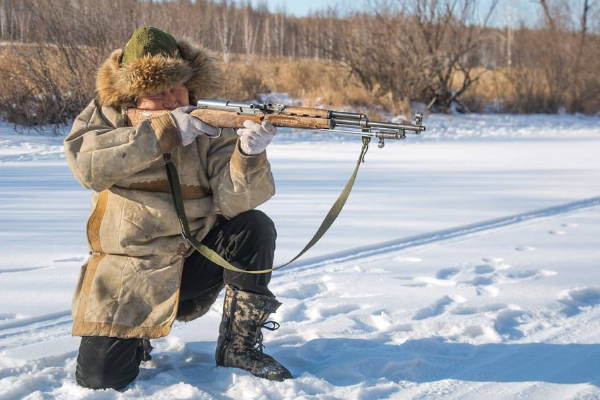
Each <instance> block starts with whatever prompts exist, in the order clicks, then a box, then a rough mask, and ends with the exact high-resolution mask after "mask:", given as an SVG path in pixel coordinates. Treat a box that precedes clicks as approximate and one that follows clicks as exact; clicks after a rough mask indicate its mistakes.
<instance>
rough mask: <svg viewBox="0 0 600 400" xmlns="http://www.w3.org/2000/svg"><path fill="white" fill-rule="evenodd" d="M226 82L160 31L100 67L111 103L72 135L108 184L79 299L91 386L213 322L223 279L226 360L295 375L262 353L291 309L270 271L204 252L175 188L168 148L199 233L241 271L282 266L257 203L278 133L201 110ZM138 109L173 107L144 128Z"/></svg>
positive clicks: (73, 158) (266, 188)
mask: <svg viewBox="0 0 600 400" xmlns="http://www.w3.org/2000/svg"><path fill="white" fill-rule="evenodd" d="M218 86H219V81H218V70H217V66H216V65H215V62H214V60H213V59H212V58H211V57H210V56H209V55H208V54H206V53H205V52H203V51H202V50H200V49H199V48H197V47H194V46H192V45H191V44H190V43H188V42H186V41H183V40H175V39H174V38H173V37H172V36H171V35H169V34H168V33H165V32H163V31H161V30H159V29H157V28H152V27H146V28H141V29H138V30H137V31H136V32H135V33H134V34H133V36H132V38H131V39H130V40H129V42H128V43H127V44H126V45H125V47H124V49H123V50H117V51H115V52H113V53H112V55H111V56H110V57H109V58H108V60H106V61H105V62H104V64H103V65H102V66H101V67H100V69H99V71H98V76H97V82H96V90H97V93H98V95H97V98H96V99H94V100H93V101H92V102H91V103H90V104H89V106H88V107H87V108H86V109H85V110H83V112H82V113H81V114H80V115H79V116H78V117H77V119H76V120H75V121H74V124H73V130H72V132H71V133H70V135H69V136H68V137H67V139H66V140H65V152H66V156H67V161H68V163H69V167H70V168H71V170H72V171H73V173H74V175H75V177H76V178H77V180H78V181H79V182H80V183H81V184H83V185H84V186H85V187H87V188H90V189H93V190H94V194H93V196H92V204H93V207H92V208H93V211H92V214H91V216H90V218H89V221H88V223H87V237H88V242H89V245H90V248H91V252H90V254H91V255H90V258H89V259H88V260H87V261H86V263H85V264H84V265H83V267H82V270H81V274H80V277H79V282H78V285H77V288H76V291H75V295H74V298H73V319H74V323H73V335H76V336H82V339H81V345H80V347H79V356H78V358H77V371H76V379H77V382H78V383H79V384H80V385H81V386H85V387H88V388H95V389H100V388H113V389H122V388H124V387H126V386H127V385H128V384H129V383H131V382H132V381H133V380H134V379H135V378H136V377H137V375H138V373H139V366H140V363H141V361H142V360H145V359H148V358H149V351H150V349H151V347H150V344H149V339H155V338H160V337H163V336H166V335H167V334H168V333H169V331H170V330H171V325H172V324H173V322H174V320H175V319H177V320H180V321H191V320H193V319H196V318H198V317H200V316H202V315H203V314H204V313H206V312H207V311H208V309H209V308H210V306H211V305H212V304H213V303H214V302H215V300H216V298H217V296H218V294H219V292H220V291H221V290H222V289H223V287H226V293H225V303H224V308H223V319H222V322H221V326H220V328H219V339H218V343H217V349H216V354H215V358H216V363H217V365H219V366H227V367H237V368H242V369H245V370H248V371H250V372H252V373H253V374H254V375H256V376H259V377H262V378H266V379H272V380H284V379H288V378H291V377H292V376H291V373H290V372H289V371H288V370H287V369H286V368H285V367H284V366H282V365H281V364H280V363H278V362H277V361H276V360H275V359H273V358H272V357H270V356H268V355H266V354H264V353H263V352H262V347H263V346H262V334H261V328H262V327H266V326H265V325H266V320H267V317H268V316H269V314H271V313H273V312H275V311H276V310H277V308H278V307H279V305H280V303H279V302H278V301H277V300H276V299H275V296H274V295H273V293H271V291H270V290H269V289H268V287H267V286H268V284H269V281H270V278H271V276H270V273H267V274H248V273H237V272H232V271H229V270H226V269H223V268H221V267H219V266H217V265H216V264H214V263H212V262H211V261H209V260H208V259H206V258H204V257H203V256H202V255H200V253H198V252H197V251H195V250H194V248H193V247H191V246H190V245H189V243H188V242H187V241H185V240H184V239H182V236H181V235H180V225H179V221H178V217H177V214H176V212H175V209H174V206H173V203H172V198H171V193H170V192H169V185H168V181H167V177H166V173H165V167H164V164H163V154H165V153H170V157H171V160H172V161H173V163H174V164H175V165H176V166H177V169H178V171H179V179H180V181H181V188H182V197H183V202H184V205H185V212H186V214H187V218H188V221H189V225H190V230H191V232H192V233H193V234H194V236H195V237H196V238H197V239H198V240H201V241H202V243H203V244H204V245H206V246H208V247H209V248H211V249H213V250H215V251H216V252H217V253H219V254H220V255H221V257H223V258H224V259H225V260H227V261H229V262H230V263H231V264H232V265H234V266H236V267H237V268H240V269H244V270H254V271H257V270H262V269H268V268H271V267H272V265H273V255H274V251H275V239H276V231H275V227H274V225H273V222H272V221H271V220H270V219H269V218H268V217H267V216H266V215H265V214H264V213H262V212H260V211H256V210H253V208H254V207H256V206H258V205H259V204H261V203H264V202H265V201H267V200H268V199H269V198H270V197H271V196H272V195H273V194H274V191H275V190H274V182H273V176H272V174H271V170H270V166H269V163H268V161H267V156H266V152H265V149H266V147H267V145H268V144H269V143H270V142H271V139H272V138H273V136H274V135H275V134H276V133H277V130H276V129H275V128H274V127H273V126H272V125H271V124H269V123H264V124H263V125H260V124H257V123H254V122H246V125H245V126H246V129H239V130H237V131H235V130H233V129H222V130H219V129H217V128H214V127H212V126H209V125H207V124H205V123H203V122H202V121H200V120H199V119H197V118H195V117H193V116H191V115H190V114H189V113H190V111H191V110H192V109H193V107H190V106H189V105H190V104H195V103H196V101H197V100H198V98H200V97H206V96H209V95H210V94H211V93H213V92H214V91H215V90H216V89H217V88H218ZM136 109H137V110H165V109H166V110H170V111H171V112H167V113H164V114H162V115H159V116H153V117H150V118H148V119H145V120H141V121H139V123H138V121H134V120H133V118H131V117H129V116H128V115H134V114H131V113H130V112H131V111H135V110H136ZM219 135H220V136H219ZM211 137H212V138H211ZM274 325H275V326H277V325H276V324H274Z"/></svg>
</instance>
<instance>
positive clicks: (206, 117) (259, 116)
mask: <svg viewBox="0 0 600 400" xmlns="http://www.w3.org/2000/svg"><path fill="white" fill-rule="evenodd" d="M197 106H198V108H197V109H195V110H193V111H192V112H191V113H190V114H191V115H193V116H194V117H197V118H200V119H201V120H202V121H204V122H206V123H207V124H209V125H212V126H214V127H218V128H243V127H244V121H246V120H251V121H254V122H258V123H261V122H263V121H270V122H271V123H272V124H273V125H274V126H276V127H286V128H297V129H303V130H314V131H320V132H335V133H342V134H347V135H360V136H362V137H368V138H372V137H375V138H377V139H379V143H378V146H379V148H382V147H383V146H385V139H404V138H406V134H407V133H408V134H416V135H419V134H420V133H421V132H424V131H425V126H423V114H420V113H416V114H415V116H414V119H415V122H414V125H413V124H396V123H393V122H382V121H371V120H369V118H368V117H367V116H366V115H365V114H361V113H351V112H343V111H334V110H327V109H322V108H310V107H298V106H287V105H285V104H273V103H242V102H235V101H229V100H213V99H200V100H198V104H197ZM165 112H167V111H163V110H160V111H146V110H138V109H129V110H128V112H127V116H128V117H129V121H130V123H131V125H132V126H136V125H137V124H138V123H139V121H140V120H141V119H146V118H149V117H152V116H156V115H160V114H164V113H165Z"/></svg>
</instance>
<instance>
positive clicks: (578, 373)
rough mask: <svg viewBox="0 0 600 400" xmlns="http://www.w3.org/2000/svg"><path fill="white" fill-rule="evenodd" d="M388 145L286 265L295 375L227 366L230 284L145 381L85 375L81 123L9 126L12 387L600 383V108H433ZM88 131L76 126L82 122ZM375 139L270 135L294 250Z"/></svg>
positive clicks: (476, 388) (280, 275)
mask: <svg viewBox="0 0 600 400" xmlns="http://www.w3.org/2000/svg"><path fill="white" fill-rule="evenodd" d="M425 125H426V126H427V128H428V130H427V132H425V133H424V134H423V135H421V136H419V137H415V136H410V137H409V138H407V139H406V140H405V141H403V142H392V141H388V142H387V143H386V146H385V147H384V148H383V149H378V148H377V146H376V144H375V143H373V144H372V145H371V149H370V150H369V152H368V153H367V156H366V162H365V163H364V164H363V165H362V166H361V171H360V172H359V177H358V179H357V182H356V185H355V189H354V191H353V193H352V195H351V197H350V199H349V200H348V203H347V205H346V207H345V209H344V211H343V212H342V214H341V215H340V217H339V219H338V221H336V223H335V224H334V226H333V227H332V228H331V230H330V231H329V232H328V233H327V235H326V236H325V237H324V238H323V239H322V240H321V242H320V243H319V244H317V245H316V246H315V247H314V248H313V249H312V250H311V251H310V252H309V253H307V255H305V256H304V257H302V258H301V259H300V260H298V261H296V262H294V263H293V264H292V265H291V266H289V267H287V268H284V269H282V270H280V271H278V272H277V273H275V274H274V276H273V279H272V281H271V285H270V287H271V289H272V291H273V292H274V293H275V294H276V295H277V296H278V299H279V300H280V301H282V303H283V306H282V307H281V308H280V309H279V311H278V312H277V314H274V315H273V317H274V318H273V319H275V320H277V321H278V322H279V323H281V328H280V329H279V330H277V331H274V332H269V331H265V344H266V345H267V348H266V352H268V353H270V354H273V355H274V356H275V357H276V358H277V359H279V360H280V361H282V362H283V363H284V364H285V365H286V366H287V367H288V368H290V370H291V371H292V373H293V374H294V376H295V378H294V379H293V380H289V381H285V382H270V381H265V380H260V379H258V378H255V377H253V376H252V375H250V374H249V373H247V372H245V371H241V370H236V369H229V368H216V367H215V365H214V358H213V357H214V348H215V343H216V339H217V334H218V332H217V331H218V324H219V322H220V308H221V306H222V298H220V299H219V300H218V301H217V303H216V304H215V305H214V306H213V307H212V308H211V310H210V311H209V313H208V314H207V315H206V316H204V317H202V318H201V319H199V320H196V321H193V322H191V323H187V324H183V323H176V324H175V325H174V328H173V331H172V332H171V334H170V335H169V336H167V337H166V338H162V339H158V340H153V341H152V342H153V346H154V347H155V350H154V352H153V356H154V359H153V360H152V361H150V362H146V363H144V364H143V365H142V371H141V373H140V376H139V377H138V379H137V380H136V381H135V382H134V383H133V384H132V385H130V386H129V387H128V388H127V390H125V391H123V392H117V391H113V390H108V391H91V390H87V389H83V388H80V387H78V386H77V384H76V383H75V380H74V373H75V364H76V363H75V358H76V356H77V348H78V343H79V339H78V338H74V337H71V336H70V325H71V322H72V321H71V316H70V312H69V307H70V301H71V295H72V291H73V289H74V285H75V281H76V278H77V275H78V273H79V267H80V265H81V264H82V262H83V261H84V259H85V257H86V256H87V251H88V249H87V245H86V242H85V233H84V229H85V222H86V220H87V217H88V213H89V198H90V192H89V191H86V190H84V189H83V188H82V187H80V186H79V184H78V183H77V182H76V181H75V180H74V178H73V177H72V174H71V173H70V171H69V170H68V168H67V166H66V163H65V161H64V157H63V155H62V145H61V142H62V139H63V138H62V137H61V136H55V135H49V134H39V133H35V132H32V133H23V134H17V133H15V132H14V129H13V127H12V126H11V125H9V124H6V123H4V124H0V255H1V257H0V293H2V296H1V298H0V399H2V400H4V399H22V398H23V399H28V400H38V399H92V400H96V399H134V398H136V399H137V398H142V399H152V400H154V399H241V398H244V399H364V400H372V399H382V398H391V399H482V398H485V399H487V398H494V399H513V398H524V399H544V400H554V399H556V400H558V399H596V398H600V388H599V386H600V378H599V376H600V375H599V373H598V371H600V344H599V343H600V318H599V317H600V268H599V262H600V246H599V244H600V243H599V240H600V239H599V238H600V193H599V191H598V183H599V182H600V179H599V178H600V158H599V157H598V154H600V119H599V118H598V117H583V116H569V115H560V116H550V115H536V116H515V115H471V116H432V117H430V118H427V119H426V120H425ZM66 131H68V128H65V130H64V132H66ZM359 151H360V140H359V139H358V138H353V137H348V136H345V135H344V136H342V135H339V136H337V135H330V134H329V135H324V134H319V135H315V134H313V133H308V132H292V131H285V130H282V132H281V133H280V135H279V136H278V137H277V138H276V139H275V141H274V142H273V143H272V144H271V146H270V147H269V150H268V152H269V159H270V161H271V164H272V167H273V171H274V174H275V178H276V183H277V194H276V196H275V197H274V198H273V199H272V200H270V201H269V202H268V203H266V204H265V205H263V206H261V207H260V208H261V209H262V210H264V211H265V212H266V213H267V214H268V215H270V216H271V218H273V220H274V221H275V223H276V226H277V229H278V234H279V237H278V241H277V246H278V248H277V252H276V263H283V262H285V261H287V260H289V259H290V258H291V257H293V256H294V255H295V254H296V253H297V252H298V251H299V250H300V249H301V248H302V247H303V246H304V245H305V244H306V242H307V241H308V240H309V239H310V237H311V236H312V234H313V233H314V232H315V231H316V229H317V227H318V226H319V224H320V222H321V220H322V218H323V217H324V215H325V214H326V212H327V211H328V209H329V208H330V206H331V204H332V203H333V202H334V201H335V199H336V198H337V196H338V194H339V192H340V191H341V189H342V188H343V186H344V184H345V183H346V180H347V179H348V177H349V175H350V173H351V172H352V169H353V168H354V165H355V162H356V159H357V157H358V154H359Z"/></svg>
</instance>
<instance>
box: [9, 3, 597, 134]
mask: <svg viewBox="0 0 600 400" xmlns="http://www.w3.org/2000/svg"><path fill="white" fill-rule="evenodd" d="M532 1H533V2H534V3H535V7H536V8H535V10H536V14H535V15H534V16H520V17H517V18H516V19H515V20H514V21H512V24H510V25H507V26H506V27H504V28H499V27H497V26H491V25H490V21H491V18H492V17H493V16H494V15H495V13H497V12H498V0H492V1H488V2H486V3H485V4H486V7H485V8H484V6H483V4H482V1H480V0H367V1H365V2H364V3H361V7H360V9H341V8H340V7H337V8H336V7H333V8H329V9H327V10H322V11H319V12H315V13H313V14H311V15H309V16H306V17H294V16H290V15H287V14H286V12H285V11H284V10H279V11H270V10H269V9H268V7H267V4H266V2H263V3H261V4H259V5H256V6H255V5H252V4H251V3H250V1H248V0H246V1H235V2H234V1H232V0H215V1H210V0H194V1H192V0H173V1H166V0H163V1H152V0H112V1H110V2H108V1H98V0H0V39H1V40H2V41H3V43H4V45H3V47H2V48H3V49H4V50H3V54H4V55H3V60H4V61H3V62H2V60H0V88H1V89H3V93H0V100H2V101H3V103H5V104H4V105H3V106H2V110H0V112H2V113H3V114H4V117H5V118H9V119H11V118H12V119H16V120H19V121H20V122H25V123H27V121H29V122H30V123H33V124H36V123H42V122H48V121H45V119H47V118H42V120H40V121H35V120H32V118H31V113H30V108H31V107H34V108H36V107H37V108H38V109H39V110H38V112H37V113H36V115H42V114H48V113H49V114H54V115H55V118H54V119H51V120H50V122H57V121H65V119H68V118H71V117H72V116H73V114H74V113H76V111H77V110H78V109H80V108H81V106H82V103H84V102H85V101H87V100H88V99H89V98H90V96H91V95H93V81H94V78H93V77H94V73H95V70H96V68H97V67H98V65H99V64H100V63H101V62H102V60H103V59H105V58H106V56H107V55H108V54H110V52H111V51H112V50H114V49H116V48H120V47H122V46H123V45H124V44H125V43H126V41H127V40H128V38H129V37H130V36H131V33H132V32H133V31H134V30H135V29H136V28H138V27H141V26H146V25H153V26H157V27H159V28H161V29H164V30H165V31H167V32H169V33H171V34H173V35H174V36H175V37H187V38H189V39H191V40H192V41H194V42H197V43H199V44H201V45H203V46H204V47H206V48H207V49H210V50H211V51H213V52H214V55H215V57H217V58H218V59H219V60H220V62H221V64H222V65H224V66H227V65H228V64H230V63H239V62H242V63H245V64H252V63H255V62H258V61H259V60H261V61H264V60H273V62H275V60H277V62H281V60H284V59H287V60H298V59H302V60H313V61H315V65H316V67H315V68H318V66H319V65H322V64H323V63H326V64H335V65H337V66H339V67H341V68H343V70H344V71H346V72H347V74H348V76H351V77H352V79H353V80H355V81H356V82H359V84H360V85H361V86H362V88H363V89H364V90H365V91H366V92H368V93H371V94H373V95H374V96H375V98H380V99H381V98H386V99H387V101H386V105H387V106H388V107H387V108H394V105H398V104H413V103H415V102H419V103H422V104H424V105H425V106H426V107H427V108H428V109H429V110H431V111H436V112H448V111H450V110H452V109H457V110H459V111H464V112H470V111H482V110H488V109H494V110H497V111H507V112H557V111H561V110H565V111H567V112H584V113H596V112H598V111H599V110H600V98H599V96H600V95H599V94H598V93H600V79H599V78H598V73H597V71H598V70H600V68H599V67H600V38H599V35H598V33H599V28H600V26H598V21H599V20H600V18H599V17H600V11H599V10H598V8H600V5H599V4H598V3H600V0H532ZM519 20H521V21H522V22H521V23H519ZM525 20H528V21H529V23H527V24H526V23H525ZM532 20H534V21H535V23H533V24H532V23H531V21H532ZM57 69H58V70H59V71H57ZM298 84H299V85H301V84H302V82H298ZM266 89H267V90H268V89H269V88H266ZM339 90H344V87H340V88H339ZM11 93H12V94H11ZM15 93H16V94H15ZM13 95H14V96H16V98H13V97H14V96H13ZM11 96H13V97H11ZM28 96H29V97H30V98H28ZM6 102H8V103H6ZM41 103H43V104H41ZM11 104H12V108H11ZM83 105H85V104H83ZM397 108H398V107H397ZM400 108H401V107H400ZM18 109H23V110H25V111H23V112H21V114H22V115H20V116H18V115H17V114H19V111H18ZM13 114H14V115H13Z"/></svg>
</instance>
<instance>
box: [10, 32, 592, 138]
mask: <svg viewBox="0 0 600 400" xmlns="http://www.w3.org/2000/svg"><path fill="white" fill-rule="evenodd" d="M78 51H80V52H81V54H82V55H83V56H84V57H79V58H78V64H77V65H75V66H72V68H71V71H66V70H65V62H66V57H67V58H68V57H70V56H71V55H70V54H68V51H67V53H66V54H65V53H64V51H63V53H61V52H60V51H57V49H56V48H54V47H52V46H44V47H41V46H37V45H31V44H29V45H17V46H15V45H11V44H6V43H2V45H1V46H0V115H1V117H2V118H4V119H6V120H8V121H10V122H13V123H16V124H20V125H25V126H39V125H45V124H56V125H59V124H64V123H66V122H68V120H69V119H72V118H74V117H75V116H76V115H77V114H78V113H79V112H80V111H81V110H82V109H83V108H84V107H85V106H86V105H87V103H88V102H89V100H90V99H91V98H92V97H93V95H94V92H93V90H94V88H93V84H94V77H95V72H96V69H97V67H98V62H95V61H94V62H92V61H91V60H93V59H94V57H95V58H96V59H102V57H100V56H99V55H97V54H92V52H93V51H94V50H93V49H92V48H83V47H82V48H80V49H78ZM87 53H89V54H87ZM214 56H215V57H216V58H217V59H219V58H218V56H219V55H218V54H214ZM219 66H220V68H221V71H222V75H223V78H224V79H223V87H222V90H221V92H220V93H219V95H218V96H219V97H220V98H227V99H232V100H239V101H249V100H254V99H256V97H257V95H258V94H259V93H268V92H284V93H289V94H290V95H291V96H292V97H293V98H296V99H300V100H301V101H302V103H303V105H305V106H309V107H331V108H337V109H343V108H344V107H351V108H352V109H355V110H357V111H361V112H365V113H367V114H368V115H369V116H370V117H371V118H373V119H379V118H383V117H382V114H384V113H387V112H392V113H394V114H400V113H402V114H404V115H409V114H410V106H409V102H408V101H407V100H405V99H396V98H394V97H393V96H392V95H391V94H390V93H388V94H385V95H378V94H377V93H378V92H379V88H377V87H375V88H374V89H373V91H368V90H366V89H365V88H364V87H363V86H362V85H361V83H360V81H359V80H358V79H357V78H356V77H354V76H352V75H350V74H349V73H348V71H347V70H346V69H345V68H344V67H342V66H340V65H339V64H334V63H330V62H325V61H321V60H314V59H290V58H288V57H284V58H276V57H272V58H271V59H268V60H267V59H265V58H260V57H255V58H254V59H252V60H248V59H245V58H243V57H241V56H238V57H233V58H232V61H231V62H230V63H229V64H225V63H219ZM472 74H473V75H472V78H475V77H478V80H477V82H475V83H474V84H473V85H472V86H471V87H470V88H469V89H468V90H467V91H466V92H465V93H464V94H463V96H462V101H463V103H464V104H466V105H467V107H468V108H469V109H470V110H471V111H473V112H481V111H486V110H489V109H491V110H494V111H501V112H517V113H531V112H556V111H557V110H558V109H559V107H561V106H562V105H563V104H566V103H568V102H569V101H570V99H569V98H567V97H565V96H566V95H567V94H568V93H565V91H562V92H561V91H559V92H557V91H556V90H554V91H553V90H552V85H551V82H550V80H549V79H548V78H546V75H545V74H544V73H543V71H540V70H536V69H532V68H512V69H496V70H485V69H483V68H478V69H474V70H473V71H472ZM463 78H464V77H463V76H462V75H461V73H456V74H455V76H454V77H453V89H456V88H458V87H459V84H458V82H460V81H461V80H462V79H463ZM588 82H589V83H587V84H586V85H584V89H583V91H582V92H581V93H580V94H579V96H580V97H581V99H582V100H580V101H582V102H583V104H584V106H585V110H587V111H589V113H591V114H593V113H595V112H597V111H598V109H600V97H599V96H598V93H600V81H599V80H598V78H597V76H596V75H590V78H589V79H588ZM557 93H558V94H557Z"/></svg>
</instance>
